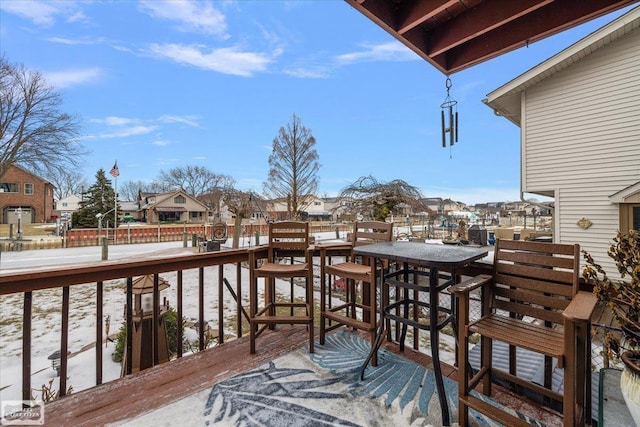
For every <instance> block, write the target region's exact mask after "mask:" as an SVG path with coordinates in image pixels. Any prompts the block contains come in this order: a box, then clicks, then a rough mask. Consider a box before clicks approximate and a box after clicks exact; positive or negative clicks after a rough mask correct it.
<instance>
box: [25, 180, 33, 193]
mask: <svg viewBox="0 0 640 427" xmlns="http://www.w3.org/2000/svg"><path fill="white" fill-rule="evenodd" d="M24 194H27V195H31V194H33V184H32V183H30V182H26V183H25V184H24Z"/></svg>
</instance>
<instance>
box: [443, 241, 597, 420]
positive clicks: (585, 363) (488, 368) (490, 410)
mask: <svg viewBox="0 0 640 427" xmlns="http://www.w3.org/2000/svg"><path fill="white" fill-rule="evenodd" d="M579 266H580V247H579V246H578V245H567V244H553V243H541V242H526V241H513V240H504V239H499V240H498V241H497V243H496V246H495V253H494V262H493V274H492V275H491V276H489V275H479V276H476V277H474V278H472V279H468V280H466V281H464V282H462V283H460V284H458V285H456V286H453V287H452V288H451V291H452V292H454V293H455V295H456V297H457V301H458V313H457V314H458V344H459V350H458V367H459V371H458V399H459V405H460V406H459V423H460V425H461V426H466V425H468V416H469V414H468V412H469V408H473V409H475V410H477V411H479V412H481V413H483V414H485V415H487V416H489V417H491V418H494V419H496V420H498V421H499V422H501V423H503V424H505V425H509V426H516V425H520V426H525V425H526V426H528V425H529V424H526V423H525V422H523V421H522V420H520V419H518V418H517V417H515V416H513V415H511V414H508V413H506V412H503V411H501V410H500V409H498V408H496V407H495V406H492V405H490V404H488V403H486V402H485V401H484V400H481V399H480V398H478V397H476V396H474V395H472V394H471V391H472V390H474V388H476V389H477V391H479V392H482V393H483V394H485V395H487V396H490V395H491V382H492V379H494V378H500V379H502V380H507V381H508V382H510V383H511V384H513V385H514V386H516V387H520V386H521V387H526V388H528V389H530V390H532V391H534V392H536V393H539V394H540V395H542V396H544V397H545V398H547V399H549V398H551V399H554V400H557V401H559V402H562V404H563V405H562V406H563V423H564V425H565V426H579V425H585V424H586V423H590V422H591V414H590V413H591V405H590V402H591V339H590V330H591V322H590V317H591V313H592V312H593V309H594V308H595V306H596V302H597V300H596V297H595V295H593V294H592V293H590V292H582V291H579V289H578V283H579V281H578V274H579V271H578V270H579ZM477 288H480V289H481V290H482V297H481V301H482V302H481V306H482V308H481V310H482V313H481V316H480V318H479V319H478V320H475V321H471V320H470V314H469V308H470V298H469V294H470V292H471V291H473V290H474V289H477ZM472 334H479V335H480V337H481V367H480V369H479V371H478V372H477V373H475V374H474V373H473V372H471V369H470V367H469V366H470V365H469V357H468V356H469V337H470V336H471V335H472ZM492 340H496V341H502V342H504V343H507V344H508V345H509V372H505V371H502V370H498V369H497V368H496V367H495V366H492V360H493V359H492V346H493V342H492ZM517 347H519V348H524V349H528V350H531V351H534V352H537V353H541V354H543V355H544V356H545V371H546V372H545V380H544V384H543V385H539V384H534V383H530V382H527V381H524V380H523V379H522V378H519V377H517V376H516V364H517V360H516V348H517ZM552 358H555V359H556V360H557V364H558V367H559V368H564V393H563V395H561V394H559V393H557V392H554V391H553V390H552V389H551V368H552V363H551V361H552ZM481 381H482V387H481V388H480V387H476V386H477V385H478V384H479V383H480V382H481Z"/></svg>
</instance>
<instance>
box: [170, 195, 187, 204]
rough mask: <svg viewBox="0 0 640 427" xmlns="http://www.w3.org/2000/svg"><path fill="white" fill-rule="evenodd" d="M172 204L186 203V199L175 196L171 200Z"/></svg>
mask: <svg viewBox="0 0 640 427" xmlns="http://www.w3.org/2000/svg"><path fill="white" fill-rule="evenodd" d="M173 203H182V204H184V203H187V198H186V197H184V196H176V197H174V198H173Z"/></svg>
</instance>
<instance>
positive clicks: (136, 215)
mask: <svg viewBox="0 0 640 427" xmlns="http://www.w3.org/2000/svg"><path fill="white" fill-rule="evenodd" d="M118 218H120V219H119V220H118V222H119V223H122V222H128V221H129V219H133V220H134V221H140V220H142V211H141V210H140V206H139V205H138V201H137V200H134V201H130V200H125V201H123V200H118Z"/></svg>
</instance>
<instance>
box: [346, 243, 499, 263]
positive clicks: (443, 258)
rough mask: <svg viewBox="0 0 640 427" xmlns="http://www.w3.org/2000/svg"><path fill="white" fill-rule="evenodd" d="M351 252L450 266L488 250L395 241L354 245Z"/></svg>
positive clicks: (471, 258)
mask: <svg viewBox="0 0 640 427" xmlns="http://www.w3.org/2000/svg"><path fill="white" fill-rule="evenodd" d="M353 252H354V253H355V254H356V255H361V256H368V257H374V258H384V259H389V260H392V261H396V262H408V263H409V264H413V265H417V266H420V267H435V268H447V267H448V268H451V267H461V266H464V265H466V264H468V263H470V262H472V261H475V260H478V259H481V258H484V257H485V256H487V254H488V253H489V250H488V248H487V247H486V246H480V247H470V246H459V245H440V244H435V243H422V242H404V241H395V242H383V243H373V244H370V245H362V246H356V247H355V248H354V249H353Z"/></svg>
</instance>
